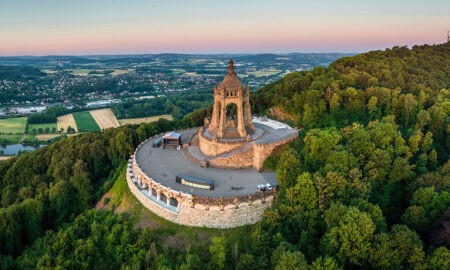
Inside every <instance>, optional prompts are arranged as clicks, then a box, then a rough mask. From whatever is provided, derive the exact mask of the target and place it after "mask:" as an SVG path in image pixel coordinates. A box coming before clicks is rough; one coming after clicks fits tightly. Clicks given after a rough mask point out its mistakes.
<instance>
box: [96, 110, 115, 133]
mask: <svg viewBox="0 0 450 270" xmlns="http://www.w3.org/2000/svg"><path fill="white" fill-rule="evenodd" d="M91 115H92V117H94V120H95V122H97V124H98V125H99V127H100V128H101V129H107V128H115V127H118V126H120V124H119V121H117V119H116V117H115V116H114V113H113V112H112V111H111V109H101V110H95V111H91Z"/></svg>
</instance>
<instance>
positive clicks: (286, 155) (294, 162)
mask: <svg viewBox="0 0 450 270" xmlns="http://www.w3.org/2000/svg"><path fill="white" fill-rule="evenodd" d="M276 173H277V179H278V183H280V186H281V187H282V188H289V187H291V186H293V185H294V184H295V180H296V179H297V177H298V175H299V174H300V160H299V159H298V153H297V152H296V151H295V150H294V149H291V148H290V149H288V150H286V151H284V152H283V154H282V155H281V156H280V159H279V162H278V165H277V169H276Z"/></svg>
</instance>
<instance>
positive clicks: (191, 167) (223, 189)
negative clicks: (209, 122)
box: [136, 129, 277, 197]
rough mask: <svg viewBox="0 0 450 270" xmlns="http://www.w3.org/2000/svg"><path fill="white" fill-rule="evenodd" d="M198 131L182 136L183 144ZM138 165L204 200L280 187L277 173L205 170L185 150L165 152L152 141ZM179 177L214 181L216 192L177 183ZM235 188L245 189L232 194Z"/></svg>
mask: <svg viewBox="0 0 450 270" xmlns="http://www.w3.org/2000/svg"><path fill="white" fill-rule="evenodd" d="M196 130H197V129H191V130H185V131H182V132H181V138H182V143H185V142H186V140H189V138H190V137H191V136H192V135H193V134H194V133H195V132H196ZM136 162H137V163H138V165H139V167H140V168H141V169H142V171H143V172H145V173H146V174H147V175H148V176H149V177H151V178H153V179H154V180H155V181H157V182H159V183H161V184H162V185H164V186H167V187H170V188H172V189H173V190H179V191H182V192H185V193H188V194H193V195H198V196H204V197H234V196H242V195H246V194H252V193H256V192H258V190H257V188H256V185H258V184H264V183H271V184H272V185H276V184H277V181H276V177H275V173H273V172H257V171H256V170H255V169H252V168H250V169H239V170H229V169H218V168H212V167H208V168H201V167H200V166H199V165H198V164H195V163H194V162H192V161H190V160H189V159H188V158H186V157H185V156H184V153H183V151H182V150H176V149H170V148H166V149H161V148H154V147H152V141H149V142H147V143H146V144H144V145H142V146H141V147H140V148H139V149H138V151H137V153H136ZM177 173H182V174H186V175H189V176H193V177H197V178H202V179H212V180H214V181H215V185H216V186H215V189H214V190H204V189H198V188H193V187H189V186H185V185H182V184H180V183H177V182H176V181H175V176H176V174H177ZM231 187H239V188H242V189H239V190H232V189H231Z"/></svg>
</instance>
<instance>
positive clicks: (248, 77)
mask: <svg viewBox="0 0 450 270" xmlns="http://www.w3.org/2000/svg"><path fill="white" fill-rule="evenodd" d="M347 55H351V54H344V53H311V54H308V53H305V54H299V53H292V54H254V55H244V54H243V55H236V56H233V58H234V59H235V60H236V62H237V63H238V64H237V67H238V68H239V70H240V78H241V79H242V81H243V82H244V83H246V84H248V85H249V86H250V88H251V89H253V90H257V89H259V88H261V87H262V86H264V85H266V84H268V83H271V82H274V81H276V80H278V79H281V78H282V77H283V76H284V75H286V74H288V73H289V72H293V71H301V70H310V69H312V68H313V67H315V66H327V65H328V64H330V63H331V62H333V61H335V60H336V59H338V58H340V57H343V56H347ZM229 58H230V55H188V54H155V55H126V56H124V55H117V56H114V55H112V56H106V55H104V56H42V57H31V56H22V57H0V104H1V106H0V117H2V116H11V115H28V114H33V113H42V112H44V111H45V110H46V109H47V108H49V107H56V106H64V107H65V108H66V109H69V110H70V109H72V108H74V107H78V108H92V107H107V106H109V105H111V104H113V103H120V102H124V101H126V100H142V99H151V98H154V97H158V96H159V97H161V96H165V95H173V94H177V93H179V92H184V91H189V90H202V89H204V90H207V89H210V88H211V87H212V86H213V85H215V84H217V83H218V82H219V81H220V78H221V77H222V76H223V69H224V67H226V65H227V61H228V59H229Z"/></svg>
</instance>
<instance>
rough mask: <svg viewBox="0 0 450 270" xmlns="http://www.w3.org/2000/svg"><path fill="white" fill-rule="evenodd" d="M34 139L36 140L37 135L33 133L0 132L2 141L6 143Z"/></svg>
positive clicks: (31, 140)
mask: <svg viewBox="0 0 450 270" xmlns="http://www.w3.org/2000/svg"><path fill="white" fill-rule="evenodd" d="M34 141H36V137H35V136H34V135H33V134H0V142H1V143H5V144H14V143H23V142H34Z"/></svg>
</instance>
